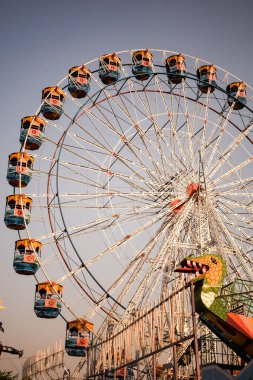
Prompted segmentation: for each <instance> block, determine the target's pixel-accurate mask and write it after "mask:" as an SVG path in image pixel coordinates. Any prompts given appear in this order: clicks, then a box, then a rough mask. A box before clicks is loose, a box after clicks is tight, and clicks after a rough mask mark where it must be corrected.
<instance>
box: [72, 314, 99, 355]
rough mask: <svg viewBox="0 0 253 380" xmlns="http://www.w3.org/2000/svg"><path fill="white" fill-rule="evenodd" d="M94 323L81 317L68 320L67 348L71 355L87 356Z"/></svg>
mask: <svg viewBox="0 0 253 380" xmlns="http://www.w3.org/2000/svg"><path fill="white" fill-rule="evenodd" d="M93 329H94V325H93V323H91V322H88V321H87V320H85V319H83V318H80V319H75V320H74V321H71V322H67V329H66V340H65V349H66V352H67V354H68V355H69V356H79V357H80V356H85V355H86V351H87V349H88V348H89V347H90V346H91V343H92V335H93Z"/></svg>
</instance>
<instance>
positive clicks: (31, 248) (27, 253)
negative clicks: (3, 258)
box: [13, 239, 42, 275]
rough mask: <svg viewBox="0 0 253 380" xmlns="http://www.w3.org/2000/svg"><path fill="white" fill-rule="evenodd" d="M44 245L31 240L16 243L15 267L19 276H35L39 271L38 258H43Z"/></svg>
mask: <svg viewBox="0 0 253 380" xmlns="http://www.w3.org/2000/svg"><path fill="white" fill-rule="evenodd" d="M41 247H42V244H41V243H40V242H39V241H36V240H31V239H22V240H17V241H16V242H15V253H14V260H13V267H14V269H15V271H16V273H18V274H22V275H34V274H35V273H36V272H37V270H38V269H39V266H40V265H39V261H38V258H37V257H41ZM35 253H36V254H35Z"/></svg>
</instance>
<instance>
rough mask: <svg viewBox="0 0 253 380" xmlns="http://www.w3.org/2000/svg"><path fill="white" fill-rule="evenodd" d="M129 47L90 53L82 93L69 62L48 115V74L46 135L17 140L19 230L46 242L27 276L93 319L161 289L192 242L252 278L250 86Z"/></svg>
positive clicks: (124, 309) (125, 317)
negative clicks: (21, 171)
mask: <svg viewBox="0 0 253 380" xmlns="http://www.w3.org/2000/svg"><path fill="white" fill-rule="evenodd" d="M138 52H139V54H143V56H140V57H138V54H136V51H135V52H134V51H123V52H119V53H116V54H113V55H110V56H109V58H108V57H107V56H104V57H102V58H103V59H102V60H101V58H100V59H96V60H93V61H90V62H88V63H86V64H85V70H86V69H88V71H89V79H90V82H89V86H90V91H89V92H88V91H87V94H85V95H86V96H85V97H82V96H81V95H82V94H81V93H79V94H78V93H74V92H73V91H72V95H74V96H72V95H71V93H70V92H69V91H68V87H69V80H70V78H72V82H73V83H77V79H78V78H79V84H81V85H82V83H83V82H82V79H81V76H80V77H78V78H77V75H73V72H75V70H78V67H76V69H73V70H72V71H71V70H70V74H69V75H67V76H66V77H65V78H64V79H63V80H62V81H61V82H59V83H58V85H57V87H56V88H58V89H60V90H59V93H60V94H61V95H62V96H63V97H64V98H65V104H64V111H63V113H62V115H61V117H60V118H59V119H58V120H57V118H54V117H52V118H51V120H50V118H48V117H47V116H48V115H47V113H46V112H44V116H45V117H43V112H42V110H43V106H44V105H45V103H47V100H48V99H49V98H50V96H51V95H50V94H51V93H52V91H53V89H54V88H50V89H51V90H49V91H47V92H46V95H45V97H44V99H43V101H42V103H41V105H40V107H39V108H38V110H37V113H36V115H37V116H39V117H40V118H42V120H44V122H45V123H46V127H45V139H44V142H43V145H42V146H41V148H40V150H38V151H31V150H29V149H25V146H26V144H25V142H24V144H23V148H22V149H21V151H22V152H25V151H26V152H27V153H29V154H30V155H32V156H33V158H34V167H35V169H34V173H33V179H32V181H31V183H30V184H29V187H28V188H27V189H26V190H25V192H26V194H27V196H28V197H30V198H31V199H32V200H33V208H32V220H31V223H30V224H29V225H27V224H26V230H25V232H20V233H21V236H20V238H29V239H36V240H37V241H40V242H41V243H42V245H43V251H42V258H41V259H40V267H41V269H42V270H40V271H38V272H37V273H36V278H37V280H38V281H39V282H40V281H51V282H52V281H56V282H57V283H59V284H61V285H63V288H64V290H63V296H62V300H63V303H64V305H65V307H63V309H62V315H63V316H64V317H65V318H66V319H67V320H68V319H70V318H73V315H74V316H75V317H79V316H84V315H85V316H86V318H87V319H89V320H90V319H93V320H94V323H95V324H96V325H97V326H103V329H101V333H102V330H104V328H105V324H104V323H103V322H106V323H107V322H108V326H109V325H110V328H113V327H112V326H114V327H115V326H116V328H117V326H119V325H121V324H122V323H124V324H127V323H128V321H129V320H131V318H132V316H133V315H134V314H135V313H136V311H137V310H139V309H143V308H145V307H146V306H147V305H149V304H151V303H152V302H153V301H154V300H156V299H158V298H159V297H163V296H164V295H165V294H167V293H166V292H167V291H168V290H169V289H171V288H172V287H173V285H174V284H175V282H176V281H181V280H176V278H178V277H180V276H178V274H175V273H174V270H175V268H176V265H177V263H178V262H180V261H181V260H182V259H184V257H186V256H188V255H189V254H191V255H198V254H200V253H203V252H205V253H208V252H219V254H221V255H222V256H223V258H224V259H225V261H226V263H227V266H228V280H230V279H232V278H233V277H234V276H237V277H238V278H243V279H248V280H253V273H252V217H253V212H252V210H253V209H252V201H253V198H252V196H253V176H252V172H253V170H252V168H253V153H252V151H253V150H252V142H253V140H252V139H253V135H252V129H253V123H252V95H253V94H252V88H250V86H248V85H247V86H245V84H244V82H241V80H240V79H238V78H236V77H234V76H233V75H232V74H230V73H228V72H227V71H225V70H223V69H221V68H219V67H216V68H215V67H214V66H213V65H211V64H210V63H208V62H205V61H203V60H201V59H199V58H194V57H191V56H182V55H180V54H178V53H175V52H170V51H160V50H149V51H144V50H139V51H138ZM115 57H116V58H117V59H116V58H115ZM145 57H148V59H147V58H146V60H145ZM168 57H170V59H168ZM173 57H174V58H173ZM110 59H111V60H113V59H114V62H111V61H110ZM173 59H174V60H173ZM138 60H139V61H138ZM141 60H142V61H141ZM185 64H186V67H185ZM99 65H100V69H99ZM106 65H107V66H106ZM110 65H111V66H110ZM113 65H115V66H113ZM133 65H134V66H136V67H137V66H138V65H139V67H140V66H141V67H142V68H144V71H143V72H144V74H143V72H142V71H138V70H137V71H132V68H133ZM82 67H83V66H80V67H79V68H82ZM147 67H148V70H147ZM145 68H146V69H145ZM103 69H104V76H105V73H106V72H107V73H108V72H109V71H110V70H111V71H117V73H118V74H119V76H118V77H115V76H114V77H109V79H108V77H107V79H106V78H105V79H104V78H103V72H102V70H103ZM137 69H138V67H137ZM106 70H107V71H106ZM88 71H86V73H87V72H88ZM101 72H102V74H101ZM101 78H102V79H104V80H103V81H101ZM111 78H113V79H111ZM103 82H104V83H103ZM85 83H86V84H87V77H86V78H85ZM231 83H232V85H231ZM245 87H246V90H245ZM245 91H247V94H245ZM79 95H80V96H79ZM83 95H84V94H83ZM246 100H247V102H246ZM52 106H53V105H52ZM23 192H24V189H23V188H21V187H20V188H19V190H18V189H17V190H16V193H23ZM28 193H29V194H28ZM97 330H98V329H97ZM98 334H99V333H98Z"/></svg>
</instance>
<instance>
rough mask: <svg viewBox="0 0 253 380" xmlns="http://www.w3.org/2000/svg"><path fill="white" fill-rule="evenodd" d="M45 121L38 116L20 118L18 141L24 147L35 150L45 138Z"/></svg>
mask: <svg viewBox="0 0 253 380" xmlns="http://www.w3.org/2000/svg"><path fill="white" fill-rule="evenodd" d="M45 125H46V122H45V121H44V120H43V119H41V118H40V117H39V116H37V115H35V116H25V117H23V118H22V119H21V130H20V138H19V141H20V143H21V145H23V146H24V148H25V149H28V150H37V149H39V148H40V146H41V145H42V143H43V141H44V138H45Z"/></svg>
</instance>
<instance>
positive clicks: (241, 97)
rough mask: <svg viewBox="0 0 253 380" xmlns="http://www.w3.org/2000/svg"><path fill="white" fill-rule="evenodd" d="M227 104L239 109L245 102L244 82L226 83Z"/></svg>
mask: <svg viewBox="0 0 253 380" xmlns="http://www.w3.org/2000/svg"><path fill="white" fill-rule="evenodd" d="M226 91H227V93H228V104H229V105H230V107H231V106H233V109H234V110H241V109H243V108H244V107H245V105H246V104H247V99H246V84H245V83H244V82H233V83H230V84H228V85H227V88H226Z"/></svg>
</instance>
